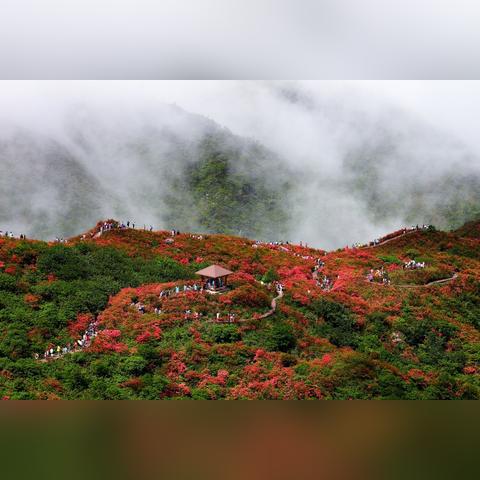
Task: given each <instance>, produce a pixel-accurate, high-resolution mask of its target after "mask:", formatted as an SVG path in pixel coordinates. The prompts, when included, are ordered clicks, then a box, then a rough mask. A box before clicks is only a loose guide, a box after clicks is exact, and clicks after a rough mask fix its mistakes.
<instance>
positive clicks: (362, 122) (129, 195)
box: [0, 89, 480, 248]
mask: <svg viewBox="0 0 480 480" xmlns="http://www.w3.org/2000/svg"><path fill="white" fill-rule="evenodd" d="M278 95H279V98H280V99H281V101H282V102H284V103H282V104H281V106H282V108H283V106H284V104H286V105H290V106H292V105H293V107H291V108H294V110H287V113H288V115H287V113H285V114H284V115H283V116H285V117H286V118H289V115H291V118H292V132H288V134H287V136H288V138H287V139H284V138H281V137H282V136H283V137H285V135H284V134H283V133H281V132H280V133H278V134H277V133H276V132H275V128H274V126H275V124H272V125H267V126H266V127H265V128H266V130H267V131H268V132H270V133H272V134H273V135H274V138H273V140H271V141H268V138H267V137H268V135H266V134H264V133H263V132H259V137H261V138H264V137H265V138H264V141H263V143H261V142H259V141H258V140H255V139H250V138H246V137H242V136H239V135H236V134H234V133H232V132H230V131H229V130H228V129H226V128H223V127H222V126H221V125H219V124H217V123H216V122H214V121H213V120H211V119H208V118H206V117H203V116H201V115H196V114H192V113H189V112H186V111H184V110H182V109H181V108H179V107H176V106H173V105H166V104H155V106H150V107H149V108H148V109H142V108H132V109H129V108H127V107H125V106H122V107H120V106H118V107H116V108H113V107H111V108H108V109H105V108H95V107H94V106H88V107H87V106H85V105H81V104H77V105H72V106H70V108H68V109H67V110H66V112H65V113H64V114H63V116H61V117H60V118H57V117H55V118H57V121H56V123H55V122H53V120H50V119H46V122H45V123H46V126H45V128H41V126H38V125H36V126H35V128H33V127H30V128H28V127H27V126H23V127H20V126H14V125H8V126H5V125H2V128H1V129H0V167H1V168H2V172H6V174H5V175H2V176H1V178H0V206H1V208H0V229H1V230H9V231H12V230H13V231H15V232H17V233H18V234H20V233H25V234H27V236H29V237H34V238H42V239H52V238H55V237H68V236H71V235H74V234H75V232H78V231H81V230H85V229H87V228H88V227H89V225H92V224H93V223H94V222H96V221H97V219H98V218H108V217H115V218H122V219H123V220H124V221H127V220H130V221H131V222H135V223H136V224H137V225H142V226H143V225H144V224H145V225H148V226H149V225H153V226H154V227H155V228H165V229H170V228H175V229H177V230H180V231H184V230H187V231H202V232H205V233H225V234H229V235H240V236H242V235H243V236H248V237H251V238H257V239H262V240H278V239H291V240H292V241H296V242H297V243H298V242H299V241H300V240H303V241H307V242H309V243H312V244H315V245H322V246H324V247H327V248H334V247H338V246H339V245H344V244H345V243H349V244H350V243H353V242H356V241H363V240H366V239H368V238H371V237H372V236H375V235H377V234H378V232H381V231H385V230H388V229H390V228H393V226H394V225H398V224H403V223H407V224H417V223H418V224H423V223H433V224H435V225H437V226H438V227H439V228H443V229H454V228H457V227H459V226H461V225H462V224H463V223H464V222H466V221H468V220H472V219H474V218H476V217H477V216H478V215H479V214H480V174H479V172H478V168H477V167H476V165H477V163H478V160H477V157H476V156H475V155H474V154H473V153H472V152H471V151H470V150H469V149H468V148H467V147H466V146H465V145H463V144H461V142H458V141H457V140H455V139H453V138H450V137H449V136H448V135H445V134H443V132H438V131H436V130H435V129H433V128H431V127H429V126H426V125H423V124H422V123H421V122H420V121H418V120H416V119H412V118H411V117H409V116H408V115H405V114H404V113H403V112H398V111H391V110H387V111H383V110H382V111H381V113H379V114H378V115H370V116H369V115H366V114H365V113H364V112H363V111H357V110H355V109H354V108H353V107H352V108H350V107H349V108H347V107H346V105H345V104H344V103H341V102H325V103H318V101H317V100H315V99H312V98H310V97H308V95H307V94H306V93H304V92H303V93H302V92H297V91H295V90H293V91H289V90H285V89H284V90H282V91H281V92H280V93H278ZM279 111H282V110H281V109H279ZM52 115H53V114H52ZM305 115H306V117H304V116H305ZM50 122H51V123H52V124H53V125H54V126H52V125H50ZM296 123H298V124H299V125H303V126H304V128H303V129H300V128H299V127H298V126H296ZM294 127H295V128H294ZM325 132H327V133H325ZM312 138H313V139H314V140H315V143H314V145H311V142H312Z"/></svg>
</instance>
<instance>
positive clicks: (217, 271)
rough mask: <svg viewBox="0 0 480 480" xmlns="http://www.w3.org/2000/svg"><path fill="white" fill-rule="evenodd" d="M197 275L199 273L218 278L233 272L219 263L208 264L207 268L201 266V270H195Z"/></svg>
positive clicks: (203, 275)
mask: <svg viewBox="0 0 480 480" xmlns="http://www.w3.org/2000/svg"><path fill="white" fill-rule="evenodd" d="M196 273H197V275H201V276H202V277H208V278H219V277H225V276H226V275H230V274H232V273H233V272H231V271H230V270H227V269H226V268H223V267H221V266H220V265H210V266H209V267H207V268H203V269H202V270H199V271H198V272H196Z"/></svg>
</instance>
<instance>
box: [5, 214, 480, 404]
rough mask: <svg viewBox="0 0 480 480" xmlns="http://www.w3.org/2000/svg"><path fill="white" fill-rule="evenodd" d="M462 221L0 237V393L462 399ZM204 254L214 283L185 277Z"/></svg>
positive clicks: (473, 309)
mask: <svg viewBox="0 0 480 480" xmlns="http://www.w3.org/2000/svg"><path fill="white" fill-rule="evenodd" d="M105 226H106V227H105ZM478 227H479V224H478V222H477V223H476V224H470V225H469V226H467V227H463V228H460V229H459V230H457V231H453V232H442V231H438V230H436V229H435V228H433V227H429V228H419V229H410V230H399V231H398V232H393V233H392V234H389V235H386V236H385V237H384V238H382V239H378V240H377V241H376V242H371V243H370V244H369V245H365V246H361V247H357V248H344V249H339V250H336V251H329V252H327V251H324V250H318V249H313V248H310V247H307V246H305V245H293V244H289V243H286V242H274V243H262V242H258V241H254V240H250V239H247V238H244V237H238V236H228V235H214V234H191V233H180V232H168V231H152V232H150V231H147V230H139V229H138V228H137V229H133V228H120V224H119V223H118V222H116V221H114V220H109V221H107V222H100V223H99V224H98V225H97V226H96V227H95V228H93V229H92V230H90V231H89V232H86V233H85V234H83V235H79V236H76V237H73V238H71V239H69V240H68V241H67V242H65V243H58V242H57V243H55V242H50V243H47V242H42V241H36V240H23V239H22V240H19V239H12V238H5V237H2V238H0V395H1V396H3V397H4V398H11V399H16V398H40V399H55V398H61V399H80V398H81V399H104V398H106V399H134V398H142V399H166V398H193V399H204V398H205V399H223V398H225V399H254V398H259V399H373V398H378V399H392V398H402V399H454V398H460V399H478V398H480V383H479V376H478V371H479V370H478V369H479V354H480V351H479V345H480V342H479V340H480V334H479V328H480V239H479V236H478V234H477V235H474V234H471V232H478V229H479V228H478ZM212 264H218V265H220V266H222V267H224V268H226V269H228V270H230V271H232V272H233V273H232V274H231V275H230V277H229V279H228V285H229V288H228V289H227V290H226V291H224V292H223V293H221V294H211V293H208V292H206V291H205V290H204V289H203V285H201V282H200V279H199V277H198V276H197V275H196V274H195V272H196V271H198V270H200V269H202V268H205V267H207V266H209V265H212ZM274 299H276V300H275V301H273V300H274ZM47 349H48V350H49V351H52V352H53V354H51V353H49V354H48V355H45V354H44V352H46V351H47Z"/></svg>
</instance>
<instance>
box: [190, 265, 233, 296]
mask: <svg viewBox="0 0 480 480" xmlns="http://www.w3.org/2000/svg"><path fill="white" fill-rule="evenodd" d="M196 273H197V275H200V277H202V282H203V283H204V284H205V288H206V289H207V290H214V291H216V290H222V289H225V288H226V286H227V279H228V276H229V275H231V274H232V273H233V272H231V271H230V270H227V269H226V268H223V267H221V266H220V265H210V266H209V267H207V268H203V269H202V270H199V271H198V272H196Z"/></svg>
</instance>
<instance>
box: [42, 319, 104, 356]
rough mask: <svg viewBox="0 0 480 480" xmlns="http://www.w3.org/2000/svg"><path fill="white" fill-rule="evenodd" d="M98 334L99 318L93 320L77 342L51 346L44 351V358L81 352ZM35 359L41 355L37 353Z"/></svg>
mask: <svg viewBox="0 0 480 480" xmlns="http://www.w3.org/2000/svg"><path fill="white" fill-rule="evenodd" d="M97 335H98V320H93V321H92V322H90V323H89V324H88V326H87V329H86V330H85V332H84V333H83V335H82V336H81V337H80V338H79V339H77V340H76V341H75V342H72V343H67V345H65V346H63V347H61V346H60V345H57V346H56V347H53V346H51V347H50V348H48V349H47V350H45V352H44V353H43V358H44V359H45V360H49V359H55V358H59V357H62V356H63V355H66V354H67V353H73V352H79V351H81V350H83V349H84V348H87V347H89V346H90V345H91V343H92V340H93V339H94V338H95V337H96V336H97ZM34 357H35V359H36V360H38V359H39V358H40V355H39V354H38V353H36V354H35V355H34Z"/></svg>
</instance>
